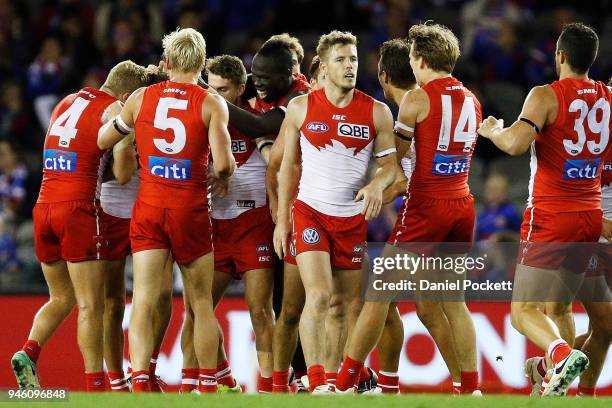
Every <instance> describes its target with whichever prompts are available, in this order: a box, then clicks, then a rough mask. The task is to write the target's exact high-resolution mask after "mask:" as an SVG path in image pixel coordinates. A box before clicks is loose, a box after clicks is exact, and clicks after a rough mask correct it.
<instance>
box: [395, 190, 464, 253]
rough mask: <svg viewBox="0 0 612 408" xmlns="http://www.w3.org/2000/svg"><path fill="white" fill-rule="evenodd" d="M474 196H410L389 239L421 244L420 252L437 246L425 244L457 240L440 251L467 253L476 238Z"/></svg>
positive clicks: (397, 243) (397, 242)
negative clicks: (438, 197)
mask: <svg viewBox="0 0 612 408" xmlns="http://www.w3.org/2000/svg"><path fill="white" fill-rule="evenodd" d="M474 219H475V212H474V197H473V196H472V195H471V194H470V195H468V196H466V197H463V198H457V199H451V200H444V199H436V198H429V197H417V196H410V195H409V196H408V198H407V199H405V200H404V203H403V204H402V208H401V209H400V211H399V213H398V215H397V221H396V222H395V227H394V228H393V231H392V232H391V235H390V236H389V240H388V241H387V242H388V243H389V244H391V245H395V246H402V244H404V243H417V246H418V249H416V251H417V252H429V251H431V250H432V248H433V245H421V243H425V244H427V243H446V242H451V243H457V244H456V245H455V244H453V245H444V246H443V247H441V249H440V251H441V252H445V253H450V254H454V253H457V254H463V253H467V252H469V251H470V250H471V243H472V239H473V237H474Z"/></svg>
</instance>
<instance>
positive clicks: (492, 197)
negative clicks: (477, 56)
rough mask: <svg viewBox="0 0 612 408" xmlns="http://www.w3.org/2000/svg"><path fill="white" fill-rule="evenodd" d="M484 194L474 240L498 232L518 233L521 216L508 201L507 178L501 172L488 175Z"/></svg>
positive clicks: (486, 237)
mask: <svg viewBox="0 0 612 408" xmlns="http://www.w3.org/2000/svg"><path fill="white" fill-rule="evenodd" d="M484 195H485V197H484V199H485V202H484V207H483V208H482V209H481V210H480V212H479V213H478V216H477V219H476V240H477V241H482V240H487V239H489V238H490V237H491V236H492V235H493V234H495V233H499V232H507V231H513V232H517V233H518V231H520V229H521V221H522V218H521V215H520V214H519V212H518V211H517V209H516V208H515V207H514V205H513V204H512V203H510V202H508V199H507V196H508V179H507V178H506V177H505V176H503V175H501V174H492V175H490V176H489V178H487V180H486V182H485V190H484Z"/></svg>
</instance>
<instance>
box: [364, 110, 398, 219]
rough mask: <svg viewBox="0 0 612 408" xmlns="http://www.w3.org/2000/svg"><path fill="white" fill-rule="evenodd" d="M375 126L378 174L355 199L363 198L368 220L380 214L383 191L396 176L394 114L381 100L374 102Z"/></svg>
mask: <svg viewBox="0 0 612 408" xmlns="http://www.w3.org/2000/svg"><path fill="white" fill-rule="evenodd" d="M373 109H374V126H375V127H376V139H374V156H375V157H376V163H377V164H378V166H379V170H378V171H377V172H376V175H375V176H374V178H373V179H372V181H370V182H369V183H368V185H366V186H365V187H363V188H362V189H361V190H359V192H358V193H357V195H356V196H355V201H360V200H363V210H362V211H361V213H362V214H364V215H365V218H366V220H368V221H369V220H372V219H374V218H376V217H377V216H378V213H379V212H380V209H381V208H382V204H383V191H384V190H385V189H386V188H387V187H389V186H390V185H391V184H393V181H394V180H395V176H396V168H397V167H398V165H397V156H396V153H397V148H396V146H395V135H394V133H393V115H392V114H391V110H390V109H389V107H388V106H387V105H385V104H383V103H381V102H378V101H376V102H374V108H373Z"/></svg>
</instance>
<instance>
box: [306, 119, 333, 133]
mask: <svg viewBox="0 0 612 408" xmlns="http://www.w3.org/2000/svg"><path fill="white" fill-rule="evenodd" d="M306 130H308V131H309V132H312V133H325V132H327V131H328V130H329V126H327V125H326V124H325V123H323V122H310V123H309V124H307V125H306Z"/></svg>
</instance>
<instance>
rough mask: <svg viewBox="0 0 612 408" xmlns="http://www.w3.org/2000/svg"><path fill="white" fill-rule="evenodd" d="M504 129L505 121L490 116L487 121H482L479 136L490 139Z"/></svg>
mask: <svg viewBox="0 0 612 408" xmlns="http://www.w3.org/2000/svg"><path fill="white" fill-rule="evenodd" d="M503 128H504V120H503V119H497V118H494V117H493V116H489V117H488V118H486V119H485V120H483V121H482V123H481V125H480V127H479V128H478V134H479V135H481V136H483V137H486V138H487V139H490V138H491V137H492V136H493V133H494V132H495V131H499V130H502V129H503Z"/></svg>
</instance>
